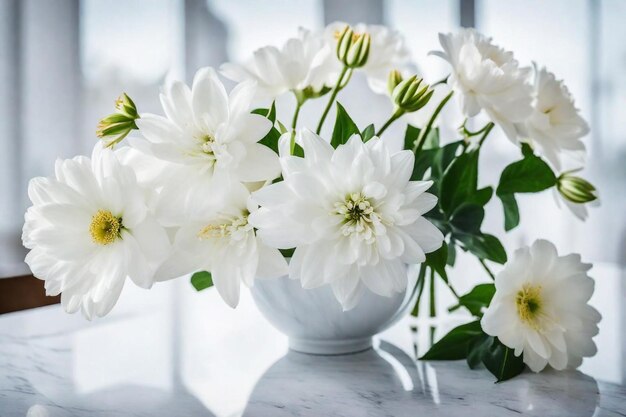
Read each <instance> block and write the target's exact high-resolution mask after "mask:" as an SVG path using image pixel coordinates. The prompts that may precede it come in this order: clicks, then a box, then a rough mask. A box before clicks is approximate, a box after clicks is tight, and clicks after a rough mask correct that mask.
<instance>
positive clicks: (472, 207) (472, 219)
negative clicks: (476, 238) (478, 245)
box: [450, 203, 485, 233]
mask: <svg viewBox="0 0 626 417" xmlns="http://www.w3.org/2000/svg"><path fill="white" fill-rule="evenodd" d="M484 218H485V209H483V208H482V207H481V206H479V205H476V204H467V203H464V204H461V206H459V208H457V209H456V210H455V211H454V213H453V214H452V217H451V218H450V223H451V224H452V225H453V226H454V227H456V228H457V229H459V230H462V231H464V232H467V233H480V226H481V225H482V223H483V219H484Z"/></svg>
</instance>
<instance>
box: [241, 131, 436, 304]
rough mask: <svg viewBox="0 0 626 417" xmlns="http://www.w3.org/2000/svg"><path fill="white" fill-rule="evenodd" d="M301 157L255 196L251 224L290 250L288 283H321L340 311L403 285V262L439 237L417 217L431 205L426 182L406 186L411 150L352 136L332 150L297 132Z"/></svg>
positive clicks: (420, 257)
mask: <svg viewBox="0 0 626 417" xmlns="http://www.w3.org/2000/svg"><path fill="white" fill-rule="evenodd" d="M300 139H301V143H302V147H303V148H304V152H305V158H299V157H295V156H285V157H283V158H281V163H282V165H283V177H284V179H285V180H284V181H282V182H279V183H276V184H273V185H270V186H267V187H265V188H263V189H261V190H259V191H257V192H255V193H254V194H253V195H254V198H255V199H256V200H257V201H258V203H259V204H260V205H261V208H260V209H259V210H258V211H257V212H256V213H253V214H252V215H251V216H250V223H252V224H253V225H254V227H256V228H258V232H257V233H258V234H259V236H261V238H263V240H264V241H265V242H267V244H269V245H271V246H274V247H278V248H283V249H286V248H293V247H296V250H295V253H294V255H293V258H292V259H291V263H290V265H289V275H290V276H291V278H294V279H300V280H301V282H302V286H303V287H304V288H314V287H318V286H321V285H324V284H327V283H330V284H331V285H332V288H333V291H334V293H335V296H336V297H337V299H338V300H339V302H340V303H341V304H342V305H343V307H344V309H346V310H347V309H350V308H352V307H354V306H355V305H356V303H357V302H358V300H359V297H360V296H361V294H362V289H363V285H362V284H365V286H366V287H368V288H369V289H370V290H371V291H373V292H374V293H376V294H380V295H383V296H391V295H392V294H394V293H396V292H400V291H402V290H404V289H405V288H406V285H407V275H406V269H405V264H416V263H420V262H423V261H424V259H425V255H424V253H425V252H426V253H427V252H432V251H434V250H436V249H438V248H439V247H440V246H441V244H442V240H443V235H442V234H441V232H440V231H439V230H438V229H437V228H436V227H435V226H433V225H432V224H431V223H430V222H429V221H428V220H426V219H425V218H424V217H422V216H423V214H424V213H426V212H428V211H429V210H430V209H432V208H433V207H434V206H435V204H436V201H437V199H436V197H435V196H433V195H432V194H429V193H426V192H425V191H426V190H427V189H428V188H429V187H430V186H431V184H432V182H430V181H410V177H411V173H412V170H413V161H414V156H413V153H412V152H411V151H401V152H398V153H395V154H393V155H391V154H390V152H389V150H388V148H387V146H386V145H385V143H384V142H383V141H382V140H380V139H378V138H373V139H371V140H370V141H369V142H367V143H365V144H364V143H363V142H362V141H361V139H360V137H359V136H358V135H355V136H353V137H352V138H351V139H350V140H349V142H348V143H347V144H345V145H341V146H339V147H338V148H337V149H336V150H333V148H332V147H331V146H330V144H329V143H328V142H326V141H324V140H323V139H322V138H320V137H319V136H317V135H315V134H314V133H312V132H311V131H308V130H304V131H302V132H301V138H300Z"/></svg>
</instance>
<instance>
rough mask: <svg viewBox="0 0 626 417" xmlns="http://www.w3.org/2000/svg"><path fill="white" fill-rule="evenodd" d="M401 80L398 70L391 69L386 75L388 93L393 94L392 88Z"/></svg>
mask: <svg viewBox="0 0 626 417" xmlns="http://www.w3.org/2000/svg"><path fill="white" fill-rule="evenodd" d="M401 82H402V74H401V73H400V71H398V70H392V71H391V72H390V73H389V77H387V91H389V95H392V94H393V90H394V89H395V88H396V86H397V85H398V84H400V83H401Z"/></svg>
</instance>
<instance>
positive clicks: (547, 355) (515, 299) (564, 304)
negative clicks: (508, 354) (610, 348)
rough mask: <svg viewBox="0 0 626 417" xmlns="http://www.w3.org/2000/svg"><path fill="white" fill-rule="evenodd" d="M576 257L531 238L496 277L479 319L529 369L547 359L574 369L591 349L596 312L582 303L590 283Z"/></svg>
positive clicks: (538, 367)
mask: <svg viewBox="0 0 626 417" xmlns="http://www.w3.org/2000/svg"><path fill="white" fill-rule="evenodd" d="M590 268H591V265H589V264H584V263H582V262H581V261H580V256H579V255H576V254H570V255H566V256H558V254H557V252H556V248H555V247H554V245H553V244H552V243H550V242H548V241H545V240H537V241H535V243H533V245H532V246H531V247H523V248H520V249H518V250H517V251H516V252H515V254H514V255H513V259H511V260H510V261H509V262H508V263H507V265H506V266H505V268H504V269H503V270H502V272H500V273H499V274H498V276H497V277H496V294H495V295H494V297H493V300H492V301H491V305H490V306H489V308H488V309H487V310H486V311H485V314H484V316H483V318H482V320H481V325H482V328H483V330H484V331H485V332H486V333H487V334H489V335H491V336H497V337H498V339H500V341H501V342H502V343H503V344H505V345H506V346H508V347H509V348H511V349H514V351H515V355H516V356H519V355H520V354H522V353H523V354H524V363H526V365H528V367H529V368H530V369H531V370H533V371H534V372H539V371H541V370H542V369H543V368H545V366H546V365H547V364H550V366H552V367H553V368H554V369H558V370H561V369H565V368H566V367H569V368H576V367H578V366H579V365H580V364H581V363H582V358H583V357H588V356H592V355H594V354H595V353H596V345H595V343H594V342H593V340H592V337H593V336H595V335H596V334H597V333H598V326H597V323H598V322H599V321H600V318H601V316H600V314H599V313H598V312H597V311H596V309H594V308H593V307H591V306H590V305H589V304H588V303H587V302H588V301H589V298H590V297H591V295H592V293H593V287H594V282H593V279H591V278H590V277H589V276H588V275H587V271H588V270H589V269H590Z"/></svg>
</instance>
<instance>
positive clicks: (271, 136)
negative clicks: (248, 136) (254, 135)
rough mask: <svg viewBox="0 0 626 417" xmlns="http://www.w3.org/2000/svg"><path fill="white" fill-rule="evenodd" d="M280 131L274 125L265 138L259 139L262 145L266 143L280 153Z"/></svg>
mask: <svg viewBox="0 0 626 417" xmlns="http://www.w3.org/2000/svg"><path fill="white" fill-rule="evenodd" d="M280 136H281V135H280V132H279V131H278V129H276V128H275V127H273V126H272V128H271V129H270V131H269V132H268V133H267V135H265V137H264V138H263V139H261V140H260V141H259V143H260V144H261V145H265V146H267V147H268V148H270V149H271V150H273V151H274V152H276V153H278V139H280Z"/></svg>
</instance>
